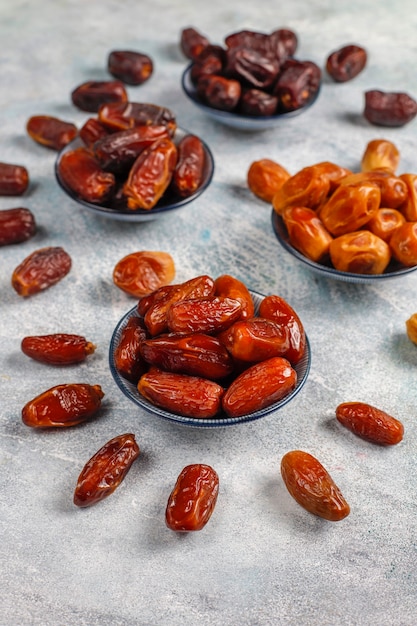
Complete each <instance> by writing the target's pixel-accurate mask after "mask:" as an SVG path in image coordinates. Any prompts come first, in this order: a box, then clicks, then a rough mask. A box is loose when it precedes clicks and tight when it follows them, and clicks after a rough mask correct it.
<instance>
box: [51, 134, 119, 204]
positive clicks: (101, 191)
mask: <svg viewBox="0 0 417 626" xmlns="http://www.w3.org/2000/svg"><path fill="white" fill-rule="evenodd" d="M58 173H59V176H60V179H61V180H62V182H63V183H64V185H66V186H67V187H68V188H69V189H70V190H71V192H72V193H73V194H75V195H77V196H78V197H79V198H81V199H82V200H85V201H86V202H91V203H92V204H105V202H106V201H108V200H109V199H110V198H111V197H112V195H113V194H114V191H115V186H116V180H115V177H114V174H112V173H111V172H105V171H104V170H103V168H102V167H101V166H100V164H99V163H98V161H97V160H96V159H95V157H94V155H93V154H92V153H91V152H90V150H88V149H87V148H84V147H83V146H81V147H79V148H75V149H74V150H69V151H68V152H65V153H64V154H63V155H62V156H61V158H60V159H59V162H58Z"/></svg>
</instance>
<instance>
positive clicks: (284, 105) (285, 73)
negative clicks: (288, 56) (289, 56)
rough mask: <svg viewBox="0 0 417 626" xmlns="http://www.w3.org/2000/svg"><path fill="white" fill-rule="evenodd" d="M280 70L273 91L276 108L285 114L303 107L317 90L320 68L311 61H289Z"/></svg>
mask: <svg viewBox="0 0 417 626" xmlns="http://www.w3.org/2000/svg"><path fill="white" fill-rule="evenodd" d="M281 70H282V71H281V72H280V74H279V77H278V80H277V82H276V83H275V87H274V91H273V93H274V95H276V96H277V97H278V108H279V109H281V111H284V112H285V111H295V110H296V109H300V108H301V107H304V106H305V105H306V104H308V102H309V101H310V100H312V98H313V97H314V96H315V95H316V93H317V92H318V90H319V87H320V80H321V70H320V68H319V67H318V65H316V64H315V63H313V62H312V61H294V60H291V63H288V64H287V66H286V67H284V68H281Z"/></svg>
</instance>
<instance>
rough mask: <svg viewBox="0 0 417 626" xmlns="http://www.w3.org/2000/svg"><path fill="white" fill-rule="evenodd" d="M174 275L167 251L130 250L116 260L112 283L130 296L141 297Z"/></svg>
mask: <svg viewBox="0 0 417 626" xmlns="http://www.w3.org/2000/svg"><path fill="white" fill-rule="evenodd" d="M174 276H175V263H174V259H173V258H172V256H171V255H170V254H168V252H160V251H144V250H141V251H140V252H131V253H130V254H128V255H126V256H125V257H123V258H122V259H120V261H118V262H117V263H116V265H115V268H114V270H113V282H114V284H115V285H116V286H117V287H119V289H122V291H125V292H126V293H128V294H129V295H131V296H135V297H136V298H142V297H143V296H148V295H149V294H150V293H152V291H155V290H156V289H159V287H162V286H163V285H168V284H169V283H170V282H171V281H172V280H173V279H174Z"/></svg>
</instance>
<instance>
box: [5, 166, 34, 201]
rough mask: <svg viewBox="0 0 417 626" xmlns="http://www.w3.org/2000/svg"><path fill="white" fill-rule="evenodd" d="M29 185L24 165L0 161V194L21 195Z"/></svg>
mask: <svg viewBox="0 0 417 626" xmlns="http://www.w3.org/2000/svg"><path fill="white" fill-rule="evenodd" d="M28 186H29V172H28V170H27V169H26V167H24V165H14V164H13V163H0V196H22V195H23V194H24V193H25V191H26V190H27V188H28Z"/></svg>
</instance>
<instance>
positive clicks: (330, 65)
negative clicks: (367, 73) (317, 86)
mask: <svg viewBox="0 0 417 626" xmlns="http://www.w3.org/2000/svg"><path fill="white" fill-rule="evenodd" d="M367 60H368V56H367V53H366V50H365V48H362V46H357V45H355V44H350V45H347V46H343V47H342V48H340V49H339V50H335V51H334V52H332V53H331V54H329V56H328V57H327V61H326V70H327V73H328V74H329V75H330V76H331V77H332V78H333V80H334V81H336V82H338V83H345V82H347V81H349V80H352V78H355V76H357V75H358V74H360V72H362V70H363V68H364V67H365V65H366V62H367Z"/></svg>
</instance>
